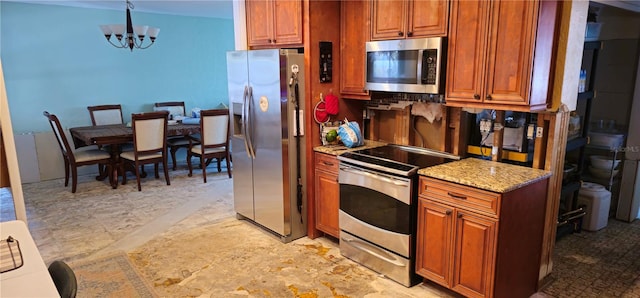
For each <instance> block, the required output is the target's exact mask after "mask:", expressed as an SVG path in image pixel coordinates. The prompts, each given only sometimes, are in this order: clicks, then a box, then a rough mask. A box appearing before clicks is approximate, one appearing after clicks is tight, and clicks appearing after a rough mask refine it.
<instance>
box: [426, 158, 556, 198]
mask: <svg viewBox="0 0 640 298" xmlns="http://www.w3.org/2000/svg"><path fill="white" fill-rule="evenodd" d="M418 174H420V175H423V176H427V177H432V178H437V179H441V180H445V181H449V182H454V183H458V184H462V185H466V186H472V187H476V188H479V189H484V190H488V191H493V192H497V193H506V192H509V191H512V190H514V189H518V188H520V187H523V186H525V185H528V184H531V183H534V182H537V181H539V180H542V179H545V178H547V177H549V176H551V172H549V171H544V170H539V169H533V168H528V167H523V166H517V165H512V164H506V163H501V162H495V161H488V160H482V159H478V158H465V159H463V160H459V161H454V162H450V163H445V164H441V165H437V166H433V167H428V168H424V169H420V170H418Z"/></svg>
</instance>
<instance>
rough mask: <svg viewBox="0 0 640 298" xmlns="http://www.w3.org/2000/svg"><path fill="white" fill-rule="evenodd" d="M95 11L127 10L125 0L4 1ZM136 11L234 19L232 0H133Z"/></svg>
mask: <svg viewBox="0 0 640 298" xmlns="http://www.w3.org/2000/svg"><path fill="white" fill-rule="evenodd" d="M2 1H11V2H25V3H34V4H48V5H62V6H75V7H84V8H95V9H113V10H122V11H124V10H125V9H126V1H125V0H84V1H68V0H2ZM131 3H133V5H134V7H135V8H134V9H133V10H134V11H140V12H151V13H161V14H171V15H184V16H197V17H209V18H223V19H232V18H233V4H232V0H195V1H193V0H131Z"/></svg>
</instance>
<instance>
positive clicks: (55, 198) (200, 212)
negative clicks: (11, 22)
mask: <svg viewBox="0 0 640 298" xmlns="http://www.w3.org/2000/svg"><path fill="white" fill-rule="evenodd" d="M223 170H224V169H223ZM211 172H212V173H210V174H209V175H208V183H206V184H205V183H203V182H202V177H201V176H200V172H199V171H196V172H195V173H194V176H193V177H187V175H186V174H187V171H186V170H185V169H184V166H183V167H181V168H179V169H178V170H177V171H170V175H171V185H170V186H167V185H166V184H165V183H164V179H162V177H161V179H154V178H152V177H151V178H146V179H144V180H143V182H142V191H141V192H138V191H137V189H136V185H135V179H134V180H133V181H132V182H130V183H128V184H127V185H125V186H122V185H121V186H119V187H118V189H116V190H112V189H111V188H110V187H109V186H108V185H107V183H105V182H101V181H95V180H94V179H93V177H92V176H82V177H80V181H79V185H78V191H77V193H76V194H71V192H70V188H69V187H67V188H65V187H63V182H62V180H61V179H57V180H50V181H43V182H39V183H31V184H25V185H24V186H23V191H24V194H25V203H26V208H27V216H28V219H29V222H28V224H29V228H30V230H31V232H32V234H33V236H34V239H35V241H36V243H37V245H38V247H39V249H40V251H41V253H42V256H43V259H44V260H45V262H47V263H49V262H51V261H52V260H54V259H63V260H68V261H72V260H76V259H87V258H92V257H98V256H101V255H103V254H108V253H110V252H113V251H125V252H131V251H136V250H137V251H138V252H139V251H140V247H143V246H144V245H145V244H146V243H154V242H155V243H157V242H158V241H163V240H162V239H169V238H170V237H172V235H178V234H184V233H185V232H189V231H198V229H203V228H207V227H210V226H211V225H215V224H216V223H221V222H227V221H229V220H235V219H233V218H234V217H235V216H234V215H235V213H234V211H233V197H232V181H231V180H230V179H228V177H227V174H226V172H224V171H223V172H222V173H216V172H215V170H213V171H211ZM14 218H15V217H14V215H13V204H12V201H11V194H10V191H9V190H8V189H1V190H0V221H5V220H11V219H14ZM260 235H263V236H264V237H269V236H268V233H260ZM242 237H243V235H237V239H238V241H243V240H242ZM318 240H319V241H318ZM207 241H214V242H215V240H214V239H207ZM301 241H302V242H305V243H306V244H304V245H308V243H311V242H313V243H314V245H316V244H318V243H320V244H321V245H324V246H326V247H328V248H329V249H332V250H334V251H335V250H336V249H337V245H336V243H335V242H333V241H330V240H328V239H325V238H320V239H316V240H311V239H308V238H306V237H305V238H303V239H302V240H301ZM307 241H310V242H307ZM314 241H315V242H314ZM283 247H284V248H287V246H283ZM143 251H144V250H143ZM347 261H348V260H347ZM554 261H555V265H554V266H555V267H554V268H555V271H554V273H553V275H552V276H553V278H554V282H553V283H552V284H551V285H550V286H549V287H547V288H546V289H545V290H544V291H543V292H540V293H538V294H536V296H538V297H549V296H551V297H640V277H639V276H640V224H638V221H636V222H635V223H633V224H627V223H623V222H619V221H615V220H612V221H610V224H609V226H608V227H607V228H605V229H603V230H601V231H599V232H596V233H593V232H583V233H579V234H572V235H569V236H567V237H565V238H563V239H561V240H560V241H558V243H557V249H556V251H555V252H554ZM362 269H363V270H367V269H366V268H362ZM378 279H383V278H381V277H379V278H378ZM375 282H376V283H378V284H379V283H381V282H382V284H384V291H383V290H380V291H379V292H378V294H377V295H369V296H370V297H388V296H389V295H392V294H393V295H400V296H404V297H442V296H449V294H450V293H446V292H441V291H439V290H438V289H434V288H433V287H430V286H428V285H425V284H421V285H418V286H415V287H413V288H410V289H407V288H404V287H403V286H401V285H399V284H396V283H393V282H388V281H387V282H385V281H380V280H377V281H375ZM378 287H380V286H378ZM383 293H384V294H383Z"/></svg>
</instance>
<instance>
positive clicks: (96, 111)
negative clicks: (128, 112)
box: [87, 105, 124, 126]
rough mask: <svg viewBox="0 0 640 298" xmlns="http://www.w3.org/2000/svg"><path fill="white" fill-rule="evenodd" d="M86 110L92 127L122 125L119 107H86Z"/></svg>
mask: <svg viewBox="0 0 640 298" xmlns="http://www.w3.org/2000/svg"><path fill="white" fill-rule="evenodd" d="M87 110H89V114H90V115H91V124H93V125H94V126H95V125H108V124H122V123H124V121H123V118H122V106H120V105H99V106H88V107H87Z"/></svg>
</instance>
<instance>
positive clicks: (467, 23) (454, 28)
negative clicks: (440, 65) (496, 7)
mask: <svg viewBox="0 0 640 298" xmlns="http://www.w3.org/2000/svg"><path fill="white" fill-rule="evenodd" d="M489 5H490V2H489V1H464V0H461V1H455V0H454V1H452V2H451V30H450V32H449V46H448V47H449V50H448V55H447V90H446V100H447V103H451V102H471V103H478V102H481V94H482V91H483V89H484V88H483V84H484V77H483V76H484V73H485V68H484V65H485V56H486V51H485V49H486V46H487V28H488V27H487V26H488V9H489Z"/></svg>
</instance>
